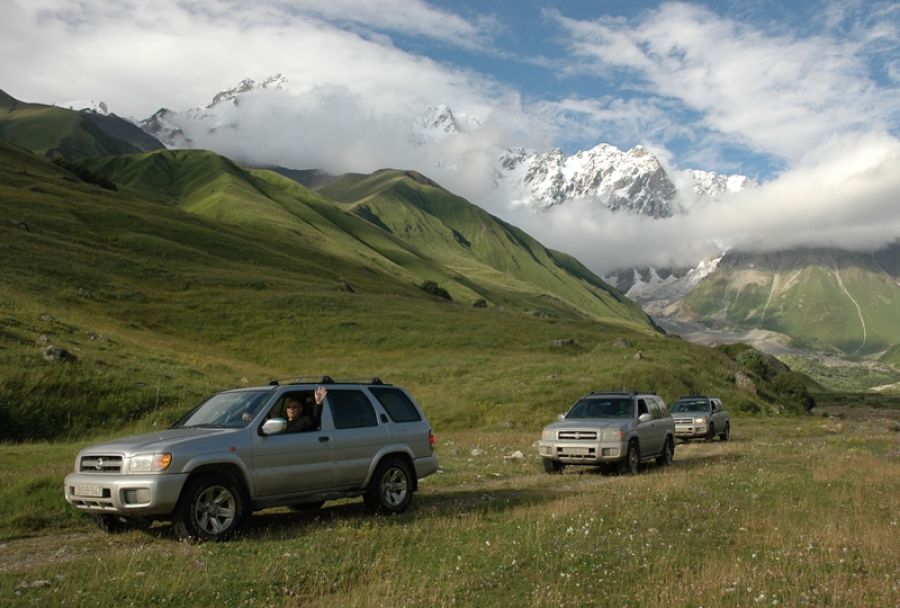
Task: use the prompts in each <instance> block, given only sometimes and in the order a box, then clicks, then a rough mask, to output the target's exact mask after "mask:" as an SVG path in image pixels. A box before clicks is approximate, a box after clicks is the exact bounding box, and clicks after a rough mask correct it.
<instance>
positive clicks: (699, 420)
mask: <svg viewBox="0 0 900 608" xmlns="http://www.w3.org/2000/svg"><path fill="white" fill-rule="evenodd" d="M707 422H709V418H694V424H706V423H707Z"/></svg>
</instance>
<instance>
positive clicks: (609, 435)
mask: <svg viewBox="0 0 900 608" xmlns="http://www.w3.org/2000/svg"><path fill="white" fill-rule="evenodd" d="M623 435H624V433H623V432H622V430H621V429H615V430H609V429H607V430H605V431H603V436H602V439H603V441H622V436H623Z"/></svg>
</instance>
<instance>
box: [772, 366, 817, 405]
mask: <svg viewBox="0 0 900 608" xmlns="http://www.w3.org/2000/svg"><path fill="white" fill-rule="evenodd" d="M772 390H773V391H774V392H775V394H776V395H778V397H779V398H780V399H781V400H782V401H784V405H785V407H787V408H788V409H789V410H793V411H795V412H800V411H803V412H809V411H810V410H812V408H814V407H815V405H816V401H815V399H813V398H812V396H811V395H810V394H809V391H808V390H807V388H806V383H805V381H804V376H803V375H802V374H798V373H797V372H783V373H781V374H778V376H777V377H776V378H775V381H774V382H772Z"/></svg>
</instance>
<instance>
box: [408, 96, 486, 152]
mask: <svg viewBox="0 0 900 608" xmlns="http://www.w3.org/2000/svg"><path fill="white" fill-rule="evenodd" d="M409 113H410V114H411V115H412V120H411V121H410V123H409V131H410V132H409V138H408V139H409V141H410V142H411V143H413V144H418V145H421V144H426V143H437V142H440V141H443V140H444V139H446V138H447V137H450V136H453V135H459V134H460V133H471V132H473V131H477V130H478V129H480V128H481V126H482V125H481V121H480V120H478V119H477V118H475V117H472V116H469V115H467V114H456V113H454V112H453V110H452V109H451V108H450V106H448V105H446V104H440V105H430V106H426V107H425V109H424V111H422V112H416V111H415V110H412V109H410V110H409Z"/></svg>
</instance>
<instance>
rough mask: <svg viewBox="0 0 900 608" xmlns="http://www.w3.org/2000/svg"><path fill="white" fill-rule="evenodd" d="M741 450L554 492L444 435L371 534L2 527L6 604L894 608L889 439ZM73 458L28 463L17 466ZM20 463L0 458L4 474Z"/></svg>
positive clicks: (798, 434) (758, 442) (751, 443)
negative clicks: (405, 501) (428, 473)
mask: <svg viewBox="0 0 900 608" xmlns="http://www.w3.org/2000/svg"><path fill="white" fill-rule="evenodd" d="M733 438H734V440H733V441H731V442H727V443H724V442H715V443H713V444H703V443H692V444H687V445H679V446H678V448H677V450H676V461H675V464H674V465H673V466H672V467H671V468H669V469H665V470H663V469H660V468H658V467H655V466H652V467H647V468H646V470H645V471H643V472H642V474H641V475H639V476H637V477H627V476H625V477H619V476H608V475H603V474H599V473H597V472H595V471H593V470H590V469H582V470H572V469H568V470H566V472H564V473H563V474H562V475H560V476H550V475H545V474H544V473H542V472H541V471H540V468H539V462H538V459H537V458H536V453H535V450H534V447H533V443H534V440H535V439H536V435H535V434H533V433H527V432H517V431H506V432H477V431H476V432H460V433H456V432H446V433H443V434H441V435H440V436H439V438H438V441H439V444H438V453H439V456H440V458H441V464H442V472H440V473H438V474H436V475H433V476H432V477H429V478H426V479H424V480H422V482H421V490H420V492H419V494H418V495H417V496H416V498H415V500H414V503H413V507H412V508H411V509H410V511H408V512H407V513H406V514H404V515H401V516H397V517H371V516H369V515H368V514H367V513H366V512H365V511H364V509H363V508H362V506H361V504H360V502H359V501H343V502H340V503H334V504H331V503H329V504H327V505H326V507H325V508H324V509H322V510H321V511H320V512H317V513H312V514H310V513H304V514H300V513H293V512H288V511H287V510H283V509H273V510H268V511H265V512H262V513H259V514H256V515H254V516H253V517H252V519H251V522H250V524H249V526H248V527H247V529H246V530H245V532H244V534H243V535H242V536H241V537H240V538H239V539H237V540H236V541H234V542H231V543H227V544H222V545H210V544H205V545H199V546H195V545H187V544H183V543H180V542H178V541H176V540H174V538H173V537H172V535H171V531H170V530H169V528H168V526H166V525H157V526H156V527H154V528H151V529H150V530H149V531H146V532H129V533H126V534H124V535H120V536H115V537H107V536H104V535H103V534H102V533H101V532H100V531H98V530H95V529H94V528H93V527H92V526H91V525H90V524H89V523H88V522H86V521H84V520H83V519H80V518H78V517H71V518H68V519H62V520H60V522H61V523H59V524H58V525H57V526H56V527H54V528H50V529H45V530H44V531H42V532H40V535H38V536H30V537H21V538H15V536H17V535H16V534H12V535H11V536H12V538H11V537H10V536H9V533H10V532H11V531H12V530H15V529H17V526H21V525H22V524H20V523H11V524H8V527H7V528H6V530H7V535H8V536H7V540H6V541H4V542H3V551H2V552H0V603H3V602H5V603H7V604H10V605H13V604H15V605H29V604H31V603H36V604H51V603H52V604H54V605H60V606H67V605H72V606H95V605H96V606H99V605H109V604H115V605H136V606H143V605H173V606H196V605H211V604H227V605H248V606H255V605H259V606H422V605H436V606H454V605H455V606H495V605H496V606H582V605H597V606H651V607H655V606H660V607H662V606H860V607H862V606H866V607H868V606H893V605H896V604H897V602H898V601H900V581H898V579H897V572H898V565H900V564H898V558H897V556H898V555H900V529H898V520H897V513H898V508H900V498H898V497H900V458H898V452H897V436H896V434H895V433H891V432H890V431H888V430H887V429H886V428H885V427H884V426H883V425H881V424H879V423H878V422H877V421H874V422H873V421H869V422H864V421H854V420H844V421H837V420H834V419H830V420H825V419H820V418H812V417H807V418H782V419H744V418H739V419H738V420H736V421H735V429H734V435H733ZM76 447H77V446H74V445H73V446H69V448H68V449H67V448H66V447H64V446H42V445H30V446H21V447H20V448H19V449H20V452H19V454H18V455H17V458H22V457H25V458H26V459H32V460H41V459H43V458H44V457H45V456H47V454H50V453H57V452H65V451H71V452H72V453H74V449H75V448H76ZM476 448H477V451H475V452H473V450H476ZM516 450H520V451H522V452H523V453H524V454H525V455H526V457H525V458H524V459H516V458H512V457H511V456H512V455H513V453H514V452H515V451H516ZM23 455H24V456H23ZM52 458H55V457H51V459H52ZM26 461H28V460H26ZM12 463H13V461H11V460H10V458H9V455H8V454H6V453H4V456H3V461H2V467H3V470H4V471H8V470H9V467H10V466H11V465H12ZM60 494H61V492H59V493H58V494H57V497H56V499H57V501H61V498H59V495H60ZM49 498H50V497H49V495H48V496H47V497H40V498H38V499H37V500H38V501H40V502H43V501H46V500H49ZM38 510H39V509H38ZM18 529H20V530H21V529H22V528H18Z"/></svg>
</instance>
